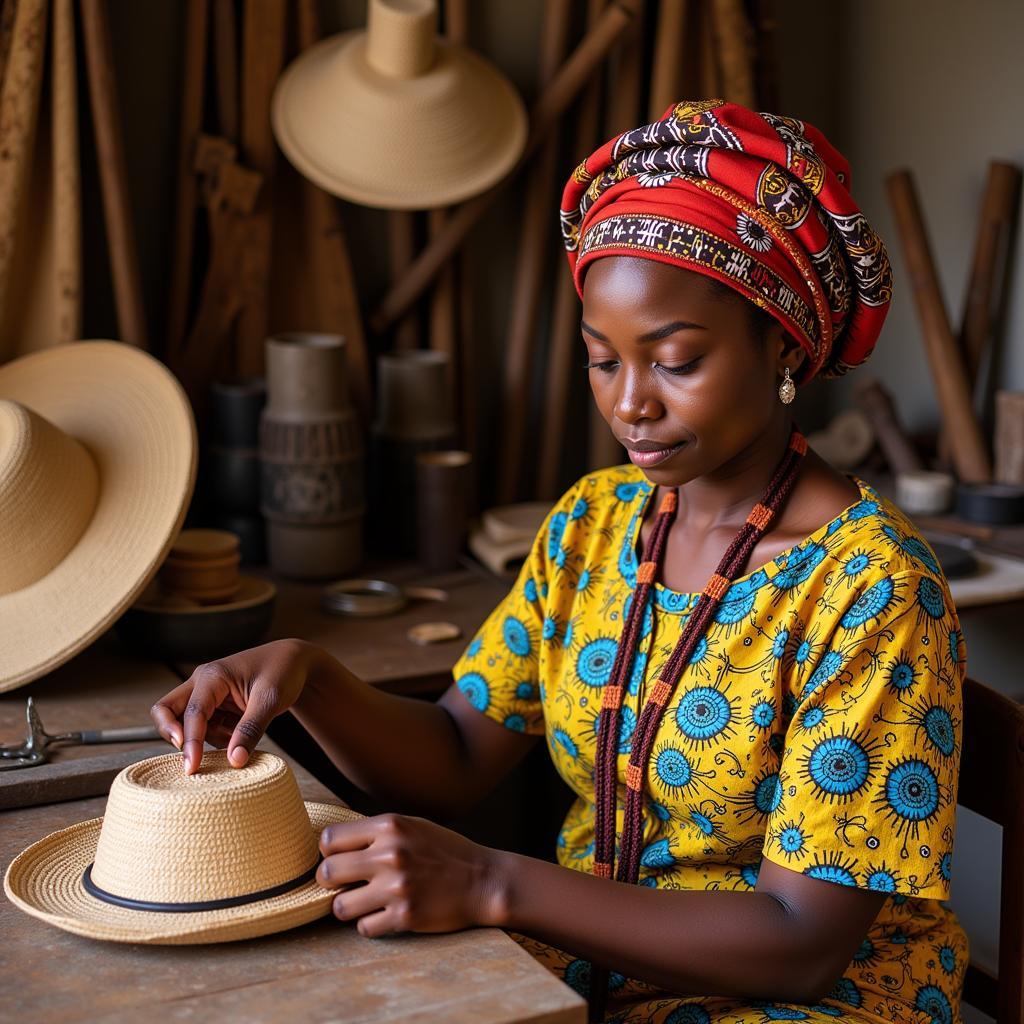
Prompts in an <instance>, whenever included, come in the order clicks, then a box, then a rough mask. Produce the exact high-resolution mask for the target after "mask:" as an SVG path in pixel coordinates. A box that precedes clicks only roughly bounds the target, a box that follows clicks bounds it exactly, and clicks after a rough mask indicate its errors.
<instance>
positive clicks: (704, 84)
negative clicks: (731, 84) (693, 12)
mask: <svg viewBox="0 0 1024 1024" xmlns="http://www.w3.org/2000/svg"><path fill="white" fill-rule="evenodd" d="M697 24H698V35H697V38H698V39H699V40H700V44H699V46H698V48H697V53H698V60H697V68H698V74H699V76H700V94H701V96H702V97H706V98H710V97H712V96H715V97H718V96H721V95H722V78H721V74H720V70H719V64H718V46H717V43H716V41H715V28H714V24H713V22H712V15H711V8H710V6H709V5H708V4H707V3H703V4H700V5H698V7H697Z"/></svg>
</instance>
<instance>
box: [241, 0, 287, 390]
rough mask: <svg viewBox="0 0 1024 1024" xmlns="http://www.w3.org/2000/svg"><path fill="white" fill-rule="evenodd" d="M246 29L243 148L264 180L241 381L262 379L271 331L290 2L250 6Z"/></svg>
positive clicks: (270, 0)
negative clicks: (274, 116) (279, 113)
mask: <svg viewBox="0 0 1024 1024" xmlns="http://www.w3.org/2000/svg"><path fill="white" fill-rule="evenodd" d="M244 12H245V13H244V23H243V27H242V126H241V136H240V139H241V144H242V146H241V148H242V156H243V159H244V161H245V164H246V166H248V167H249V168H251V169H253V170H256V171H258V172H259V173H260V174H261V175H262V176H263V188H262V189H261V190H260V195H259V199H258V200H257V202H256V208H255V209H254V210H253V212H252V213H251V214H250V218H251V221H252V223H251V224H250V225H249V237H250V242H249V245H250V246H251V248H248V249H247V251H246V253H245V258H246V273H245V278H246V289H245V290H246V295H245V304H244V305H243V307H242V310H241V313H240V315H239V318H238V329H237V335H236V337H237V346H236V352H235V360H234V365H233V366H232V367H231V369H232V371H233V372H235V373H237V374H238V375H239V376H242V377H257V376H260V375H261V374H262V373H263V352H264V345H265V343H266V339H267V328H268V320H269V317H268V290H269V279H270V247H271V245H272V244H273V233H274V172H275V170H276V164H277V146H276V145H275V143H274V136H273V133H272V131H271V128H270V99H271V96H272V95H273V92H274V86H275V85H276V84H277V79H278V77H279V76H280V74H281V68H282V66H283V64H284V30H285V12H286V4H285V0H245V7H244Z"/></svg>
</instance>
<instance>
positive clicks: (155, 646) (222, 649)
mask: <svg viewBox="0 0 1024 1024" xmlns="http://www.w3.org/2000/svg"><path fill="white" fill-rule="evenodd" d="M241 580H242V585H241V589H240V590H239V592H238V594H237V595H236V596H235V598H234V600H232V601H230V602H228V603H226V604H211V605H201V604H199V603H198V602H195V603H192V602H188V601H187V599H183V598H182V597H181V596H179V595H176V594H168V593H166V592H165V591H164V590H163V589H162V587H161V586H160V584H159V583H158V582H154V583H151V584H150V586H149V587H148V588H147V589H146V590H145V591H143V593H142V596H141V597H140V598H139V600H138V601H136V603H135V604H134V605H132V606H131V608H129V609H128V610H127V611H126V612H125V613H124V615H122V616H121V618H120V619H119V620H118V622H117V625H116V628H117V633H118V635H119V636H120V637H121V639H122V640H123V641H124V643H125V644H127V645H128V646H129V647H132V648H133V649H135V650H137V651H141V652H143V653H146V654H149V655H150V656H153V655H155V656H157V657H161V658H166V659H168V660H172V661H212V660H213V659H215V658H223V657H225V656H226V655H229V654H234V653H235V652H236V651H244V650H245V649H246V648H247V647H255V646H256V645H257V644H259V643H261V642H262V640H263V638H264V637H265V636H266V634H267V630H268V629H269V628H270V622H271V619H272V618H273V615H274V600H275V598H276V596H277V588H276V587H275V586H274V584H273V583H271V582H270V581H269V580H264V579H260V578H258V577H256V576H242V578H241Z"/></svg>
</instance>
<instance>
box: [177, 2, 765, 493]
mask: <svg viewBox="0 0 1024 1024" xmlns="http://www.w3.org/2000/svg"><path fill="white" fill-rule="evenodd" d="M768 4H769V0H751V2H750V3H745V2H744V0H549V2H547V3H545V4H543V5H542V11H543V15H542V24H540V25H539V26H538V62H537V80H536V87H535V96H534V99H533V102H532V104H531V108H530V130H529V135H528V140H527V143H526V147H525V150H524V152H523V154H522V157H521V158H520V160H519V162H518V163H517V164H516V166H515V167H514V168H513V169H512V170H511V172H510V173H509V174H508V175H507V177H506V178H505V179H504V180H502V181H501V182H499V183H498V184H497V185H496V186H494V187H493V188H491V189H490V190H489V191H487V192H486V193H484V194H483V195H480V196H478V197H476V198H474V199H472V200H470V201H467V202H465V203H463V204H461V205H459V206H458V207H455V208H451V209H443V210H429V211H422V212H416V213H409V212H399V211H394V212H382V213H379V214H378V213H374V214H372V215H371V216H381V217H384V218H386V224H387V230H386V236H387V239H388V253H389V256H388V267H387V275H388V279H389V281H390V284H389V286H388V287H387V290H386V293H385V294H384V295H383V296H382V297H381V298H380V301H379V302H377V303H376V304H375V306H374V307H373V308H370V306H369V303H366V302H363V303H361V302H360V301H359V299H360V296H359V295H357V290H356V286H355V283H354V275H353V268H352V264H351V258H350V255H349V251H348V247H347V246H346V242H345V231H344V226H343V221H344V220H345V219H348V218H347V215H348V213H349V212H353V213H354V211H344V212H345V214H346V216H345V217H343V216H342V210H341V209H340V208H339V204H338V203H337V201H336V200H335V199H333V197H330V196H328V195H326V194H325V193H323V192H321V191H320V190H319V189H318V188H316V187H315V186H313V185H311V184H309V183H308V182H304V181H301V180H300V179H299V178H298V176H297V174H295V172H294V171H292V169H291V168H290V167H288V166H287V165H285V163H284V161H282V160H280V159H279V156H278V154H277V151H276V148H275V146H274V144H273V140H272V138H271V134H270V121H269V116H268V110H269V103H270V95H271V92H272V89H273V85H274V82H275V81H276V79H277V77H278V76H279V75H280V72H281V69H282V67H283V65H284V63H285V60H286V58H287V57H288V51H289V47H290V46H291V48H292V49H297V50H301V49H304V48H306V47H308V46H310V45H312V43H313V42H315V41H316V40H317V38H318V37H319V34H320V29H319V26H318V25H317V18H316V14H317V10H316V3H315V0H298V2H297V3H296V4H294V5H291V4H287V3H286V2H285V0H240V6H239V7H238V8H236V6H235V5H234V4H233V3H230V2H218V0H188V2H187V8H186V26H185V40H186V53H185V59H184V70H183V75H184V78H183V81H184V87H183V97H182V108H181V109H182V121H181V128H180V139H179V143H180V154H181V156H180V165H179V197H178V216H177V218H176V226H175V230H176V239H175V245H174V255H173V265H172V273H171V282H170V300H169V314H168V333H167V338H166V357H167V361H168V363H169V364H170V365H171V366H172V367H173V368H174V369H175V370H176V371H177V372H178V373H179V375H180V376H181V378H182V380H183V381H184V382H185V383H186V386H187V388H188V390H189V392H190V394H191V396H192V398H193V402H194V403H195V404H196V405H197V407H198V408H199V409H201V408H202V406H203V403H204V400H205V399H204V396H205V394H206V392H207V391H208V388H209V384H210V383H211V382H212V380H213V379H216V378H217V377H225V376H247V375H256V374H259V373H261V372H262V369H263V366H262V358H263V356H262V351H263V339H264V338H265V337H266V335H267V334H268V332H269V331H272V330H275V329H296V328H297V327H300V326H301V327H302V328H303V329H308V330H320V331H327V332H337V333H342V334H345V335H346V336H347V337H348V339H349V354H350V355H349V358H350V370H351V376H352V391H353V399H354V401H355V404H356V406H357V408H358V409H359V411H360V413H361V414H362V416H363V418H364V422H366V423H369V422H370V420H371V419H372V417H373V415H374V394H373V360H374V357H375V356H376V355H378V354H379V353H380V352H382V351H385V350H387V349H390V348H394V349H411V348H419V347H426V348H431V349H434V350H438V351H442V352H444V353H446V354H448V356H449V357H450V367H451V380H450V383H451V386H452V395H453V400H454V404H455V406H456V408H455V412H456V417H457V421H458V423H459V426H460V433H461V438H460V443H461V446H462V447H463V448H466V449H468V450H469V451H471V452H472V453H473V455H474V457H475V459H476V461H477V464H478V465H482V464H483V463H484V462H486V463H487V464H493V465H495V467H496V475H495V478H494V479H493V480H492V481H490V483H491V484H492V485H493V497H494V499H495V501H496V502H497V503H502V504H504V503H509V502H514V501H520V500H527V499H530V498H538V499H548V500H550V499H552V498H554V497H557V494H558V493H559V489H560V487H561V486H563V482H564V478H565V477H564V476H563V474H565V476H568V475H571V474H576V475H579V473H580V472H583V471H585V469H586V468H589V467H596V466H602V465H608V464H611V463H614V462H618V461H622V458H623V452H622V450H621V448H617V446H615V444H614V439H613V438H612V436H611V434H610V432H609V431H608V429H607V426H606V425H605V424H603V422H602V423H599V422H597V421H596V418H594V414H593V413H592V414H591V421H590V423H589V424H588V425H585V426H584V429H583V430H580V427H579V421H580V420H581V419H585V417H586V414H585V413H583V412H582V410H583V409H586V408H588V407H589V406H590V404H591V403H590V402H589V401H588V400H587V396H586V395H584V394H583V393H582V391H583V388H584V385H585V379H584V375H583V374H581V373H575V374H574V373H573V369H574V366H575V365H576V364H577V363H580V364H581V363H582V362H583V358H582V356H583V351H582V343H581V341H580V335H579V305H578V299H577V297H576V295H575V293H574V291H573V289H572V284H571V281H570V277H569V274H568V272H567V269H566V267H565V264H564V258H565V257H564V252H563V251H562V248H561V240H560V238H559V235H558V202H559V198H560V192H561V187H562V184H563V182H564V180H565V177H566V175H567V169H571V168H572V167H574V166H575V165H576V164H577V163H578V162H579V161H580V159H582V158H583V157H584V156H586V155H587V154H588V153H589V152H591V151H592V150H593V149H595V148H597V146H599V145H600V144H601V143H602V142H603V141H605V140H606V139H607V138H609V137H610V136H612V135H613V134H616V133H618V132H620V131H623V130H625V129H627V128H630V127H634V126H636V125H639V124H643V123H645V122H646V121H648V120H651V119H654V118H657V117H659V116H661V114H662V113H663V112H664V110H665V109H666V108H667V107H668V106H669V105H670V104H671V103H672V102H675V101H678V100H680V99H684V98H693V97H698V96H709V95H716V96H723V97H724V98H726V99H731V100H735V101H736V102H740V103H743V104H746V105H748V106H755V105H756V104H758V103H764V104H766V105H768V106H770V105H771V104H772V103H773V100H774V97H773V95H772V93H773V90H774V78H773V74H772V61H771V59H770V58H771V47H772V27H773V26H772V18H771V12H770V9H769V6H768ZM236 11H237V12H238V13H239V15H240V24H239V23H238V22H237V21H236ZM477 11H478V8H476V7H475V5H471V4H470V3H469V2H468V0H442V4H441V24H442V27H443V31H444V33H445V34H446V35H447V37H448V38H449V39H450V40H452V41H454V42H456V43H461V44H466V45H469V44H470V41H471V36H472V31H471V30H472V25H471V23H470V15H471V13H474V12H477ZM292 19H294V21H295V24H294V25H291V20H292ZM211 40H212V44H211ZM208 50H210V51H212V55H208ZM208 67H209V68H211V69H212V76H213V96H214V102H213V103H209V102H206V101H205V99H204V97H205V94H206V91H207V90H206V88H205V84H206V83H205V76H206V73H207V68H208ZM210 108H213V109H214V111H215V116H214V117H213V118H212V119H211V117H210V113H209V111H210ZM211 120H212V121H213V122H215V125H216V127H215V128H213V129H211V128H210V127H209V124H210V122H211ZM524 171H525V172H527V173H522V172H524ZM499 198H502V199H503V200H504V201H505V202H512V203H516V204H517V205H518V209H517V213H516V223H517V225H518V230H519V235H518V238H515V237H514V236H512V237H508V239H507V244H508V245H509V246H510V247H512V248H514V249H515V260H516V263H515V270H514V280H513V282H512V287H511V300H510V308H509V312H508V315H507V335H506V336H504V337H486V338H485V337H482V336H481V331H480V330H479V329H478V327H477V324H478V322H480V321H481V320H482V319H484V318H483V317H482V316H481V315H480V314H481V310H479V309H475V308H474V300H475V301H476V302H477V303H479V295H480V294H481V292H482V291H483V290H484V287H483V285H482V283H481V278H480V275H481V274H482V273H484V272H485V271H486V269H487V268H485V267H481V266H479V261H476V262H474V261H472V260H470V258H469V257H468V255H467V252H468V249H469V248H471V245H472V237H471V235H472V233H473V231H474V229H475V228H477V227H478V226H479V225H480V223H481V220H482V218H483V217H484V215H485V214H486V213H487V212H488V211H489V210H490V209H491V207H492V206H493V205H494V204H495V203H496V201H497V200H499ZM296 213H297V214H298V215H297V216H296ZM360 216H361V217H362V216H364V214H362V213H360ZM203 225H205V228H206V231H207V232H208V235H209V239H210V245H209V258H208V261H207V264H206V268H205V271H202V272H197V267H196V265H195V264H196V260H195V258H194V252H195V251H198V249H199V247H197V245H196V238H197V232H199V231H201V230H202V226H203ZM289 233H290V235H291V236H292V237H291V238H290V242H291V243H293V244H292V246H291V248H290V249H289V248H288V246H285V245H282V244H281V243H282V240H283V239H285V236H286V235H288V234H289ZM296 235H297V236H298V237H297V238H296V237H294V236H296ZM506 237H507V236H506ZM282 251H289V252H291V253H293V254H294V253H298V254H299V256H298V258H297V259H287V258H286V259H281V258H280V255H279V254H280V253H281V252H282ZM275 260H276V261H277V262H276V263H275ZM295 266H298V267H299V268H300V271H301V273H300V275H299V276H298V277H297V275H296V271H295ZM300 278H301V279H300ZM488 291H495V289H493V288H489V289H488ZM289 318H290V319H289ZM577 357H578V358H577ZM495 359H497V361H498V362H500V377H501V383H500V385H499V386H498V388H497V390H498V391H499V393H498V394H496V395H493V396H492V395H491V394H489V393H488V389H487V386H486V384H485V377H486V373H485V370H486V364H487V363H488V361H492V362H493V361H494V360H495ZM492 390H493V388H492ZM482 409H486V410H487V417H488V422H486V423H484V422H482V417H481V410H482ZM570 416H572V419H571V420H570ZM495 424H500V427H498V428H496V437H495V439H494V440H493V441H492V440H490V439H488V438H487V437H486V436H485V435H486V433H487V431H488V430H489V429H491V428H493V427H494V425H495ZM577 435H580V436H577ZM542 437H543V438H545V439H547V440H544V441H543V442H542V441H541V440H540V439H541V438H542ZM567 437H572V438H573V442H574V445H575V447H574V450H573V451H572V452H566V451H565V450H564V449H565V447H566V445H565V444H564V443H563V439H565V438H567ZM485 447H486V449H487V451H488V452H494V451H495V450H496V454H497V458H496V459H495V458H494V456H493V455H490V454H489V455H488V457H487V458H486V459H482V458H481V457H482V455H483V449H484V448H485ZM577 453H579V454H577ZM574 459H575V460H576V461H573V460H574Z"/></svg>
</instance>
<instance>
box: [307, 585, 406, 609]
mask: <svg viewBox="0 0 1024 1024" xmlns="http://www.w3.org/2000/svg"><path fill="white" fill-rule="evenodd" d="M407 603H408V598H407V597H406V596H405V592H404V591H403V590H402V589H401V587H398V586H396V585H395V584H394V583H388V582H387V580H363V579H351V580H339V581H338V582H337V583H330V584H328V585H327V586H326V587H324V589H323V591H322V592H321V595H320V607H321V608H322V609H323V610H324V611H326V612H331V613H332V614H335V615H364V616H369V615H393V614H394V613H395V612H398V611H401V610H402V609H403V608H404V607H405V606H406V604H407Z"/></svg>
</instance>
